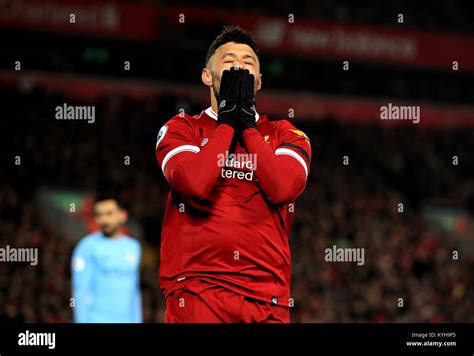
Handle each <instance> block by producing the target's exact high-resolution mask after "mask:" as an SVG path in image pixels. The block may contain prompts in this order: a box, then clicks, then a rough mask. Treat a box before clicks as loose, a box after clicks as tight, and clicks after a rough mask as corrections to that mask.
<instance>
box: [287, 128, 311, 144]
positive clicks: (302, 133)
mask: <svg viewBox="0 0 474 356" xmlns="http://www.w3.org/2000/svg"><path fill="white" fill-rule="evenodd" d="M290 131H291V132H293V133H295V134H297V135H298V136H301V137H304V140H305V141H306V142H308V143H309V138H308V136H306V134H305V133H304V132H303V131H301V130H290Z"/></svg>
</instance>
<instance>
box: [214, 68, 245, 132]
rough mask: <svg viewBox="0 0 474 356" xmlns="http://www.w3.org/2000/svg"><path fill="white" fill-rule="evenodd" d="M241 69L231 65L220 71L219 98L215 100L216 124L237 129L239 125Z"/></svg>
mask: <svg viewBox="0 0 474 356" xmlns="http://www.w3.org/2000/svg"><path fill="white" fill-rule="evenodd" d="M241 77H242V70H241V69H240V68H237V69H235V68H234V67H232V68H231V69H230V70H225V71H224V72H223V73H222V77H221V85H220V88H219V98H218V100H217V104H218V113H217V125H221V124H227V125H229V126H231V127H233V128H234V130H237V129H238V126H239V124H240V123H239V110H238V107H239V94H240V82H241Z"/></svg>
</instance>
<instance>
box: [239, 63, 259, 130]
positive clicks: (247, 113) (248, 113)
mask: <svg viewBox="0 0 474 356" xmlns="http://www.w3.org/2000/svg"><path fill="white" fill-rule="evenodd" d="M254 83H255V77H254V76H253V74H250V72H249V71H248V70H247V69H244V70H243V73H242V83H241V85H240V108H239V109H240V110H239V114H240V126H241V128H242V130H245V129H248V128H255V129H256V128H257V123H256V122H255V98H254V91H253V90H254Z"/></svg>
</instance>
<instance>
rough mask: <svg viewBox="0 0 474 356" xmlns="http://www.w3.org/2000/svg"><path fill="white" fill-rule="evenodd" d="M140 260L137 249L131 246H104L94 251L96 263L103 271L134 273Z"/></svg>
mask: <svg viewBox="0 0 474 356" xmlns="http://www.w3.org/2000/svg"><path fill="white" fill-rule="evenodd" d="M138 262H139V261H138V255H137V253H136V251H134V250H133V249H129V248H116V247H111V246H103V248H100V249H97V250H96V251H95V253H94V263H95V265H96V266H97V267H98V268H99V269H100V270H101V271H102V272H109V273H132V272H133V271H135V270H136V268H137V266H138Z"/></svg>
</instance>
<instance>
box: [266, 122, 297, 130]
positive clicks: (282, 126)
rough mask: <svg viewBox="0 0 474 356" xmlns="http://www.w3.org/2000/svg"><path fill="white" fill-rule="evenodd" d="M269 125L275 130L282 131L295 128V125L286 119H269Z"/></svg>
mask: <svg viewBox="0 0 474 356" xmlns="http://www.w3.org/2000/svg"><path fill="white" fill-rule="evenodd" d="M269 124H270V126H271V127H272V128H273V129H274V130H277V131H284V130H297V128H296V127H295V125H293V124H292V123H291V122H289V121H288V120H272V121H269Z"/></svg>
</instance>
